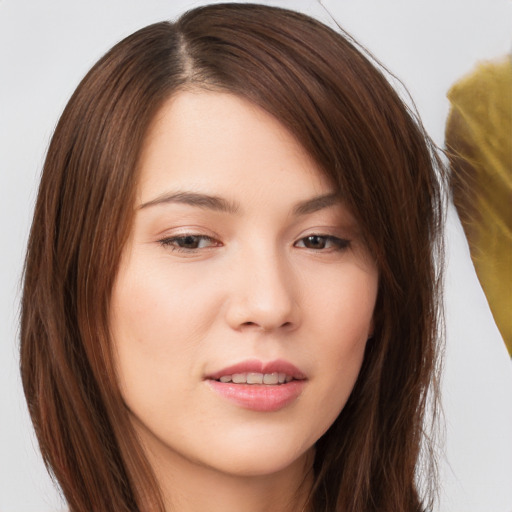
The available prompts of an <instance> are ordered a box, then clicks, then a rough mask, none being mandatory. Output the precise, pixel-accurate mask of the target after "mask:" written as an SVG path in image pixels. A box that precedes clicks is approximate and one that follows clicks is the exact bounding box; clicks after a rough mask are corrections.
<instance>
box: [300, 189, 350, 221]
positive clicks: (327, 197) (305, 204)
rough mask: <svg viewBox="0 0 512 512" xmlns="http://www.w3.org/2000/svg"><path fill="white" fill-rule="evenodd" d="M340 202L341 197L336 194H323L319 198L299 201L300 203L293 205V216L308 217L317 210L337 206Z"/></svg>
mask: <svg viewBox="0 0 512 512" xmlns="http://www.w3.org/2000/svg"><path fill="white" fill-rule="evenodd" d="M341 202H342V199H341V196H340V194H339V193H337V192H333V193H330V194H324V195H321V196H317V197H313V198H312V199H306V200H305V201H301V202H300V203H298V204H297V205H295V207H294V209H293V214H294V215H297V216H300V215H308V214H310V213H315V212H318V211H319V210H323V209H324V208H329V207H330V206H334V205H335V204H339V203H341Z"/></svg>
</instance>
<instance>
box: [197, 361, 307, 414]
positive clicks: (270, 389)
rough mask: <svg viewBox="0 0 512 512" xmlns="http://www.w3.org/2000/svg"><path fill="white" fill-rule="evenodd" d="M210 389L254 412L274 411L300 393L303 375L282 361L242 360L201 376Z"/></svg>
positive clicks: (291, 401) (303, 383)
mask: <svg viewBox="0 0 512 512" xmlns="http://www.w3.org/2000/svg"><path fill="white" fill-rule="evenodd" d="M205 380H206V381H207V383H209V386H210V388H211V389H212V390H214V391H215V392H216V393H217V394H219V395H220V396H222V397H223V398H224V399H227V400H228V401H229V402H231V403H233V404H234V405H236V406H238V407H242V408H243V409H250V410H253V411H258V412H271V411H278V410H280V409H283V408H285V407H287V406H288V405H291V404H292V403H294V402H295V400H296V399H297V398H298V397H299V396H300V395H301V393H302V391H303V389H304V386H305V384H306V381H307V378H306V376H305V375H304V374H303V373H302V372H301V371H300V370H299V369H298V368H296V367H295V366H294V365H292V364H290V363H288V362H286V361H281V360H278V361H273V362H270V363H266V364H264V363H262V362H261V361H256V360H250V361H244V362H243V363H239V364H237V365H234V366H230V367H228V368H224V369H223V370H220V371H218V372H216V373H214V374H211V375H208V376H207V377H206V379H205Z"/></svg>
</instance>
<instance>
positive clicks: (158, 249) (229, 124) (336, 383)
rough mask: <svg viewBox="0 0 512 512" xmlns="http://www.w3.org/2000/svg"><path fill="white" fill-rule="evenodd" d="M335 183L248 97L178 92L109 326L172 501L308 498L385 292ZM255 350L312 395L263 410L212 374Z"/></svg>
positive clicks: (151, 156)
mask: <svg viewBox="0 0 512 512" xmlns="http://www.w3.org/2000/svg"><path fill="white" fill-rule="evenodd" d="M176 193H180V194H181V195H180V196H176ZM185 193H186V194H185ZM191 193H193V194H202V195H207V196H214V197H215V198H217V199H219V198H220V199H221V201H220V202H219V201H216V202H215V201H211V200H204V198H201V200H200V201H199V203H198V201H197V199H198V198H197V196H192V195H191ZM333 193H334V190H333V188H332V186H331V184H330V183H329V182H328V181H327V179H326V178H325V177H324V176H323V175H322V173H321V172H320V170H319V169H318V167H317V165H316V164H315V163H314V162H313V160H312V159H311V158H310V157H309V156H308V155H307V154H306V153H305V151H304V150H303V148H302V147H301V146H300V145H299V144H298V142H297V141H296V140H295V139H294V137H293V136H292V135H291V134H290V133H289V132H288V131H287V130H286V129H285V128H284V127H283V126H282V125H281V124H280V123H279V122H278V121H277V120H275V119H274V118H273V117H271V116H270V115H268V114H267V113H265V112H264V111H262V110H261V109H259V108H258V107H256V106H254V105H252V104H251V103H249V102H247V101H246V100H244V99H241V98H238V97H236V96H233V95H230V94H227V93H220V92H211V91H210V92H206V91H187V92H180V93H177V94H176V95H174V96H173V97H172V98H171V99H169V100H168V101H167V103H166V104H165V105H164V107H163V108H162V110H161V111H160V112H159V114H158V115H157V117H156V119H155V120H154V122H153V125H152V127H151V129H150V131H149V133H148V136H147V140H146V143H145V145H144V148H143V153H142V158H141V162H140V180H139V184H138V190H137V202H136V204H135V209H136V215H135V221H134V225H133V228H132V232H131V236H130V238H129V240H128V242H127V244H126V246H125V248H124V251H123V257H122V260H121V264H120V268H119V273H118V275H117V278H116V283H115V286H114V289H113V295H112V310H111V327H112V332H113V340H114V346H115V349H116V353H117V369H118V375H119V380H120V386H121V392H122V395H123V398H124V401H125V403H126V405H127V407H128V409H129V411H130V415H131V418H132V420H133V424H134V426H135V428H136V430H137V432H138V434H139V436H140V438H141V441H142V443H143V446H144V447H145V449H146V452H147V454H148V458H149V460H150V463H151V464H152V466H153V467H154V469H155V473H156V475H157V479H158V480H159V482H160V484H161V486H162V489H163V493H164V497H165V500H166V503H167V505H168V508H169V510H171V503H172V507H173V508H172V510H180V511H187V512H189V511H204V510H209V511H212V512H214V511H217V510H218V511H221V510H222V511H231V510H244V511H252V512H256V511H264V510H273V511H286V510H294V511H297V510H300V509H301V506H302V503H304V500H305V495H306V493H307V491H308V489H309V486H310V485H311V477H312V475H311V471H310V470H311V465H312V462H313V457H314V444H315V442H316V441H317V440H318V439H319V437H320V436H321V435H322V434H323V433H324V432H325V431H326V430H327V429H328V428H329V426H330V425H331V424H332V422H333V421H334V420H335V418H336V417H337V416H338V415H339V414H340V412H341V411H342V409H343V406H344V404H345V403H346V401H347V399H348V396H349V394H350V392H351V390H352V388H353V386H354V383H355V380H356V378H357V375H358V373H359V370H360V368H361V363H362V360H363V354H364V348H365V345H366V341H367V339H368V337H369V336H370V335H371V333H372V316H373V310H374V306H375V300H376V295H377V282H378V273H377V269H376V266H375V264H374V262H373V260H372V259H371V257H370V256H369V254H368V253H367V250H366V248H365V246H364V244H363V242H362V239H361V236H360V233H359V230H358V226H357V223H356V222H355V220H354V218H353V216H352V215H351V213H350V212H349V211H348V209H347V208H346V207H345V206H344V205H343V202H341V201H340V200H339V199H338V198H337V197H336V198H335V199H333V197H332V195H333ZM319 196H330V197H329V199H327V200H326V199H324V200H323V201H316V202H311V200H312V199H313V198H317V197H319ZM308 201H309V203H308ZM298 205H302V209H301V211H297V209H298ZM314 235H317V237H316V238H315V236H314ZM318 235H322V236H321V237H318ZM179 237H181V238H179ZM308 237H310V238H308ZM311 237H312V238H311ZM247 359H256V360H259V361H262V362H264V363H265V362H268V361H274V360H276V359H282V360H286V361H288V362H290V363H292V364H294V365H295V366H296V367H297V368H299V369H300V370H301V371H302V372H303V373H304V374H305V376H306V380H305V382H304V385H303V387H302V390H301V393H300V395H299V396H298V397H297V398H296V399H294V400H293V401H292V402H291V403H290V404H288V405H287V406H285V407H283V408H281V409H279V410H277V411H272V412H260V411H254V410H250V409H247V408H244V407H241V406H240V405H238V404H235V403H233V402H232V401H230V400H228V399H226V398H225V397H224V396H221V395H219V394H218V393H216V392H215V391H214V390H212V388H211V386H210V385H209V383H208V380H205V377H206V376H207V375H209V374H211V373H212V372H216V371H218V370H221V369H223V368H226V367H228V366H230V365H233V364H236V363H239V362H241V361H245V360H247ZM171 493H172V496H171Z"/></svg>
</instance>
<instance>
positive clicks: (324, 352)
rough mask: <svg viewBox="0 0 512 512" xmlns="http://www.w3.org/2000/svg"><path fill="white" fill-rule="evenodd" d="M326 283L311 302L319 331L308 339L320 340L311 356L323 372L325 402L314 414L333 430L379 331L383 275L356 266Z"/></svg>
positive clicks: (321, 386)
mask: <svg viewBox="0 0 512 512" xmlns="http://www.w3.org/2000/svg"><path fill="white" fill-rule="evenodd" d="M349 270H350V271H349ZM324 283H325V286H324V288H323V289H322V292H321V293H318V294H315V297H311V299H312V300H311V301H309V303H308V310H309V311H310V318H311V319H312V320H311V322H312V326H313V328H314V331H313V332H310V333H309V336H308V337H309V338H310V339H313V340H316V341H315V343H314V344H311V345H310V346H309V354H308V356H309V358H310V359H311V360H312V361H314V362H315V366H316V367H318V368H320V369H321V372H320V374H319V375H318V376H317V380H318V382H317V384H318V388H316V391H318V396H319V397H321V400H320V401H319V402H318V403H317V404H316V410H315V412H314V414H317V415H318V417H324V418H325V423H324V424H325V425H326V426H327V427H328V426H330V424H331V423H332V422H333V421H334V420H335V418H336V417H337V416H338V414H339V413H340V412H341V410H342V409H343V407H344V405H345V403H346V401H347V400H348V397H349V396H350V393H351V392H352V389H353V387H354V384H355V382H356V380H357V377H358V375H359V371H360V369H361V365H362V362H363V358H364V352H365V348H366V343H367V340H368V338H369V337H370V335H371V334H372V332H373V311H374V307H375V301H376V296H377V288H378V275H377V272H376V270H374V269H373V268H369V269H368V268H360V267H357V266H354V267H353V268H352V269H347V271H346V272H345V273H343V274H340V275H339V277H336V276H331V279H329V280H325V281H324Z"/></svg>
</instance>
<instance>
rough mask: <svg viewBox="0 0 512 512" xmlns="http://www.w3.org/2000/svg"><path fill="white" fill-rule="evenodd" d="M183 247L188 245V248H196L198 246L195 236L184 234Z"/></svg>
mask: <svg viewBox="0 0 512 512" xmlns="http://www.w3.org/2000/svg"><path fill="white" fill-rule="evenodd" d="M180 245H181V247H187V248H188V249H196V248H197V240H196V237H195V236H192V235H189V236H184V237H183V238H182V239H181V244H180Z"/></svg>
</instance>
